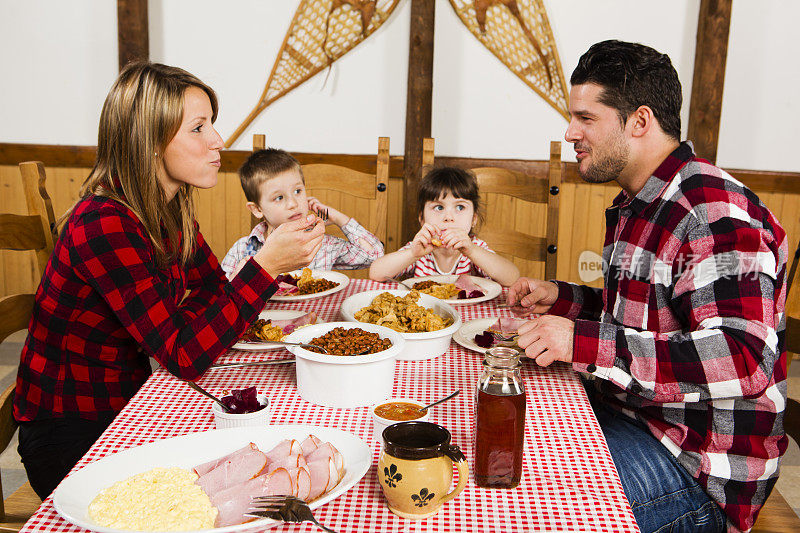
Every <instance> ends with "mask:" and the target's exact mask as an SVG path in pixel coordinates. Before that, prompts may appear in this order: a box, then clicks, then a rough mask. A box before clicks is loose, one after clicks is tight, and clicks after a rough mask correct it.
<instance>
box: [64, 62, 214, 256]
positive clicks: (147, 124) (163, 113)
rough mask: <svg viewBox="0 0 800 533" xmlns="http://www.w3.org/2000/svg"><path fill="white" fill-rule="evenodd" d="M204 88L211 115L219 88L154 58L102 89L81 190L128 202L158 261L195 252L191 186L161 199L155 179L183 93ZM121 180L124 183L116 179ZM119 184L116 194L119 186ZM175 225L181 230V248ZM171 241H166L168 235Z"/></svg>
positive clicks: (175, 127) (180, 114) (178, 122)
mask: <svg viewBox="0 0 800 533" xmlns="http://www.w3.org/2000/svg"><path fill="white" fill-rule="evenodd" d="M189 87H197V88H199V89H202V90H203V91H204V92H205V93H206V94H207V95H208V99H209V100H210V101H211V109H212V111H213V115H212V122H213V121H214V120H216V118H217V109H218V107H217V96H216V94H215V93H214V91H213V89H211V87H209V86H208V85H206V84H205V83H203V82H202V81H200V80H199V79H198V78H196V77H195V76H193V75H192V74H190V73H188V72H186V71H185V70H183V69H180V68H177V67H170V66H167V65H162V64H159V63H149V62H137V63H131V64H129V65H127V66H126V67H125V68H124V69H123V70H122V72H121V73H120V75H119V77H118V78H117V81H116V82H115V83H114V86H113V87H111V90H110V91H109V93H108V96H107V97H106V101H105V103H104V104H103V111H102V112H101V114H100V128H99V131H98V135H97V160H96V162H95V164H94V168H93V169H92V172H91V174H89V177H88V178H86V181H84V182H83V186H82V187H81V193H80V194H81V198H86V197H87V196H91V195H98V196H105V197H108V198H113V199H114V200H116V201H118V202H120V203H122V204H124V205H126V206H127V207H129V208H130V209H131V210H132V211H133V212H134V213H136V215H137V216H138V217H139V220H140V221H141V222H142V224H143V225H144V227H145V229H146V230H147V233H148V235H149V237H150V240H151V242H152V243H153V247H154V248H155V251H156V261H157V263H158V264H159V265H161V266H165V265H166V264H168V263H170V262H172V261H174V260H175V259H176V258H177V259H178V261H179V262H180V264H181V265H185V264H186V263H187V262H188V261H189V260H190V259H191V257H192V255H193V254H194V252H195V244H196V240H197V231H196V229H195V224H194V214H195V207H194V201H193V198H192V192H193V189H194V188H193V187H192V186H190V185H187V184H183V185H181V187H180V189H179V190H178V193H177V194H176V195H175V197H174V198H173V199H172V200H171V201H169V202H167V198H166V195H165V194H164V190H163V189H162V187H161V184H160V182H159V179H158V171H159V168H163V165H162V158H163V156H164V149H165V148H166V147H167V144H169V142H170V141H171V140H172V138H173V137H174V136H175V134H176V133H177V132H178V128H179V127H180V125H181V121H182V120H183V102H184V93H185V92H186V89H188V88H189ZM115 180H119V183H120V184H121V185H122V191H119V190H118V188H117V186H116V185H115V183H114V182H115ZM120 192H121V193H122V194H120ZM179 232H182V233H183V239H182V242H181V245H180V249H176V246H177V244H178V242H179ZM164 237H166V239H167V240H168V242H169V243H170V245H169V246H168V245H167V240H165V239H164Z"/></svg>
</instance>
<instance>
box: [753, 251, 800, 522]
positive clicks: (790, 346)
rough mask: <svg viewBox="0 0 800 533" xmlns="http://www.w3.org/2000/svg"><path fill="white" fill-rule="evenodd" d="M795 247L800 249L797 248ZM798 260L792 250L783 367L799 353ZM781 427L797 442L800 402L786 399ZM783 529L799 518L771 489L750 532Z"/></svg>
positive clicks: (799, 424)
mask: <svg viewBox="0 0 800 533" xmlns="http://www.w3.org/2000/svg"><path fill="white" fill-rule="evenodd" d="M798 250H799V251H800V248H798ZM798 262H800V254H798V253H795V255H794V259H793V261H792V264H791V267H790V268H789V274H788V282H787V285H788V287H789V290H788V293H787V295H786V351H787V352H789V353H788V356H789V359H788V360H787V365H786V366H787V369H788V366H789V363H790V362H791V357H792V355H793V354H795V353H800V280H798V279H797V277H798V276H797V270H798V269H797V266H798ZM783 429H784V430H785V431H786V434H787V435H788V436H789V437H790V438H792V439H794V441H795V442H796V443H798V444H800V402H798V401H797V400H795V399H794V398H788V399H787V401H786V411H785V412H784V414H783ZM784 531H785V532H787V533H788V532H797V531H800V518H798V516H797V515H796V514H795V512H794V510H793V509H792V508H791V507H790V506H789V503H788V502H787V501H786V499H784V497H783V496H782V495H781V493H780V492H778V490H777V489H773V490H772V493H771V494H770V495H769V498H768V499H767V503H766V504H765V505H764V507H763V508H762V509H761V513H760V514H759V515H758V520H756V524H755V526H754V527H753V532H757V533H773V532H775V533H777V532H784Z"/></svg>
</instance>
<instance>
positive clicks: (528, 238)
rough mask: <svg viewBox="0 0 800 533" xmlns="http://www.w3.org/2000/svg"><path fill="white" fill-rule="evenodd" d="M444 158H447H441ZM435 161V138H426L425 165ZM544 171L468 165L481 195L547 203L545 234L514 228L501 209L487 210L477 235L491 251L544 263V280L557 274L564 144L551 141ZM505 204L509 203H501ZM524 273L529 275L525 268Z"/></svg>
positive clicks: (511, 218)
mask: <svg viewBox="0 0 800 533" xmlns="http://www.w3.org/2000/svg"><path fill="white" fill-rule="evenodd" d="M440 159H445V160H446V158H440ZM433 163H434V140H433V139H432V138H426V139H424V140H423V144H422V165H423V169H425V170H427V168H430V167H431V166H432V165H433ZM542 167H543V169H542V170H543V172H541V173H540V174H537V175H533V176H531V175H527V174H524V173H522V172H520V171H517V170H511V169H509V168H499V167H484V166H478V167H468V168H469V170H471V171H472V172H473V173H475V177H476V178H477V179H478V185H479V187H480V191H481V195H485V194H497V195H505V196H508V197H511V198H516V199H517V200H523V201H526V202H532V203H538V204H544V205H545V206H546V214H545V216H544V226H545V230H544V234H545V237H541V236H533V235H530V234H528V233H524V232H521V231H518V230H516V229H515V228H514V224H515V220H514V218H513V216H511V215H510V213H508V212H503V210H502V208H501V209H499V210H498V211H497V213H496V214H497V216H492V215H493V214H492V213H487V220H486V222H485V223H484V225H483V227H481V228H480V230H479V231H478V233H477V235H478V237H480V238H481V239H483V240H484V241H486V243H487V244H488V245H489V247H490V248H492V250H494V251H496V252H498V253H501V254H504V255H508V256H512V257H515V258H519V259H523V260H528V261H536V262H543V263H544V279H554V278H555V277H556V268H557V266H558V263H557V253H556V252H557V251H558V204H559V197H558V194H559V192H560V190H561V175H562V165H561V143H560V142H559V141H553V142H551V143H550V160H549V162H547V163H546V167H544V164H543V165H542ZM502 205H503V206H506V205H507V204H502ZM520 270H522V271H523V275H528V274H527V273H526V272H525V269H524V268H521V269H520Z"/></svg>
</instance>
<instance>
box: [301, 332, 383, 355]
mask: <svg viewBox="0 0 800 533" xmlns="http://www.w3.org/2000/svg"><path fill="white" fill-rule="evenodd" d="M308 343H309V344H314V345H315V346H321V347H323V348H325V349H326V350H328V353H329V354H330V355H367V354H371V353H378V352H382V351H384V350H387V349H389V348H391V347H392V341H390V340H389V339H382V338H381V337H380V335H378V334H377V333H373V332H371V331H364V330H363V329H361V328H350V329H346V328H343V327H336V328H333V329H332V330H330V331H329V332H328V333H326V334H325V335H322V336H320V337H315V338H313V339H311V340H310V341H308ZM308 350H309V351H311V352H316V353H322V350H315V349H313V348H310V347H309V348H308Z"/></svg>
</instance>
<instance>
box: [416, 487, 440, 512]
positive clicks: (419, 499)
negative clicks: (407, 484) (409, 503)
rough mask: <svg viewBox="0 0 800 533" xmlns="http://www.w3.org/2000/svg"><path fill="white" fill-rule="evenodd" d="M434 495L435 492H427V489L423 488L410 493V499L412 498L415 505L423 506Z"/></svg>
mask: <svg viewBox="0 0 800 533" xmlns="http://www.w3.org/2000/svg"><path fill="white" fill-rule="evenodd" d="M435 495H436V493H435V492H428V489H426V488H423V489H422V490H420V491H419V494H412V495H411V499H412V500H414V502H415V503H414V505H416V506H417V507H425V506H426V505H428V504H429V503H430V500H431V498H433V497H434V496H435Z"/></svg>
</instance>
